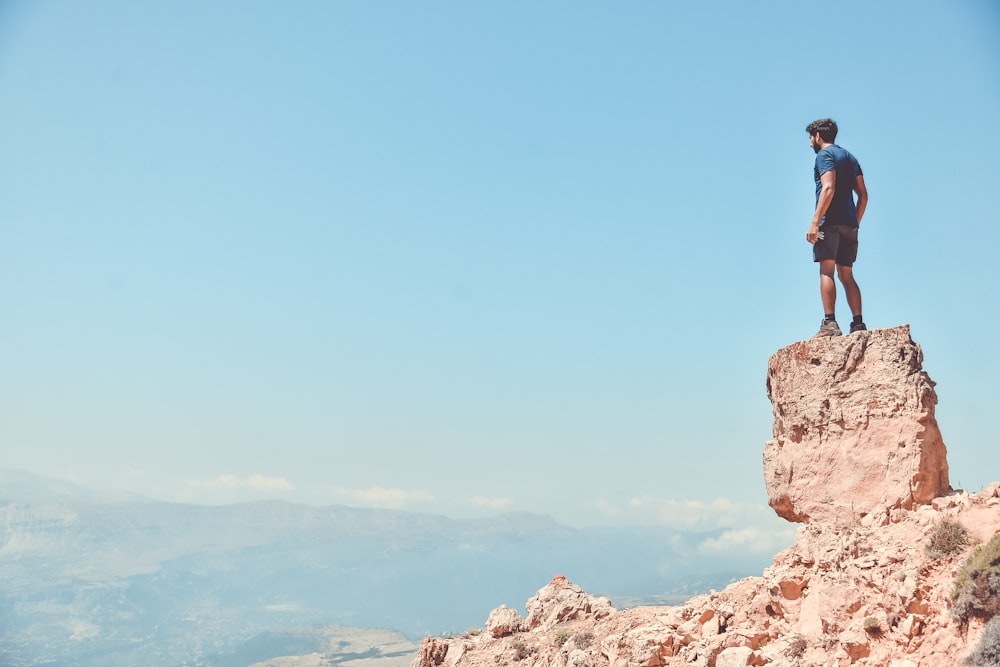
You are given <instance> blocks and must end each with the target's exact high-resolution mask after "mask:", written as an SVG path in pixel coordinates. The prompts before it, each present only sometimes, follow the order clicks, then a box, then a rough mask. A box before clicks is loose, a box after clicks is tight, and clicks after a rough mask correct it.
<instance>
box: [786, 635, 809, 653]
mask: <svg viewBox="0 0 1000 667" xmlns="http://www.w3.org/2000/svg"><path fill="white" fill-rule="evenodd" d="M808 646H809V643H808V642H807V641H806V640H805V637H796V638H795V639H793V640H792V642H791V643H790V644H789V645H788V650H787V651H785V656H787V657H789V658H801V657H802V656H803V655H804V654H805V652H806V648H807V647H808Z"/></svg>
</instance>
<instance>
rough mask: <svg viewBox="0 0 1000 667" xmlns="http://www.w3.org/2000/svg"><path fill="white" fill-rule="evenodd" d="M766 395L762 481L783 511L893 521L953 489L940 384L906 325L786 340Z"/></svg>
mask: <svg viewBox="0 0 1000 667" xmlns="http://www.w3.org/2000/svg"><path fill="white" fill-rule="evenodd" d="M767 393H768V397H769V398H770V399H771V403H772V404H773V408H774V439H773V440H771V441H769V442H768V443H767V445H766V446H765V449H764V479H765V482H766V485H767V494H768V502H769V503H770V505H771V507H773V508H774V510H775V511H776V512H777V513H778V515H779V516H781V517H782V518H785V519H787V520H789V521H795V522H809V521H825V522H831V521H836V520H845V519H846V520H850V519H852V518H855V519H856V518H859V517H862V516H866V515H868V514H872V513H877V514H880V515H881V516H883V517H884V518H885V519H886V520H888V518H889V517H890V515H891V512H892V510H894V509H899V508H902V509H911V508H913V506H914V505H916V504H922V503H928V502H930V501H931V500H933V499H934V498H937V497H938V496H940V495H942V494H943V493H946V492H947V491H949V490H950V486H949V482H948V461H947V450H946V449H945V445H944V441H943V440H942V438H941V432H940V431H939V430H938V425H937V421H936V420H935V418H934V406H935V404H936V403H937V395H936V394H935V392H934V382H933V381H932V380H931V379H930V377H928V375H927V373H925V372H924V371H923V353H922V352H921V350H920V346H919V345H917V344H916V343H914V342H913V340H912V339H911V338H910V328H909V326H901V327H896V328H894V329H876V330H873V331H863V332H859V333H856V334H851V335H849V336H838V337H831V338H814V339H812V340H806V341H800V342H798V343H795V344H793V345H789V346H788V347H786V348H783V349H781V350H779V351H778V352H776V353H775V354H774V355H773V356H772V357H771V360H770V362H769V363H768V373H767Z"/></svg>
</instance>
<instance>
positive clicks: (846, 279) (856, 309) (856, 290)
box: [823, 264, 861, 317]
mask: <svg viewBox="0 0 1000 667" xmlns="http://www.w3.org/2000/svg"><path fill="white" fill-rule="evenodd" d="M837 277H838V278H840V283H841V284H842V285H843V286H844V295H845V296H846V297H847V305H848V306H849V307H850V309H851V314H852V315H854V316H855V317H857V316H858V315H860V314H861V288H860V287H858V283H857V281H856V280H854V267H851V266H841V265H839V264H838V265H837ZM831 282H832V279H831ZM834 289H836V288H834ZM834 298H836V294H834ZM823 305H824V306H826V301H824V302H823Z"/></svg>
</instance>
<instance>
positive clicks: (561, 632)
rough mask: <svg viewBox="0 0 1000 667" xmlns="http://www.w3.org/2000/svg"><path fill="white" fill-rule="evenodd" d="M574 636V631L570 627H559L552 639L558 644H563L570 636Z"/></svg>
mask: <svg viewBox="0 0 1000 667" xmlns="http://www.w3.org/2000/svg"><path fill="white" fill-rule="evenodd" d="M572 636H573V633H572V632H570V629H569V628H559V629H558V630H556V635H555V637H553V638H552V641H554V642H555V644H556V646H562V645H563V644H565V643H566V642H568V641H569V638H570V637H572Z"/></svg>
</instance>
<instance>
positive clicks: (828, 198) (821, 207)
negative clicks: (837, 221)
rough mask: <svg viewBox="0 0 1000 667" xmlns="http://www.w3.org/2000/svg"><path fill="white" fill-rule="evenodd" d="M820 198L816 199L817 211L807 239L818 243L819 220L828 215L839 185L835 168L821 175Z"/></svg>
mask: <svg viewBox="0 0 1000 667" xmlns="http://www.w3.org/2000/svg"><path fill="white" fill-rule="evenodd" d="M819 186H820V190H819V198H818V199H817V200H816V212H815V213H813V219H812V223H811V224H810V225H809V230H808V231H806V241H809V243H816V240H817V239H818V238H819V221H820V220H822V219H823V216H824V215H826V209H828V208H830V202H832V201H833V191H834V190H835V189H836V186H837V172H836V171H835V170H833V169H831V170H830V171H827V172H824V173H823V174H821V175H820V177H819Z"/></svg>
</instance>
